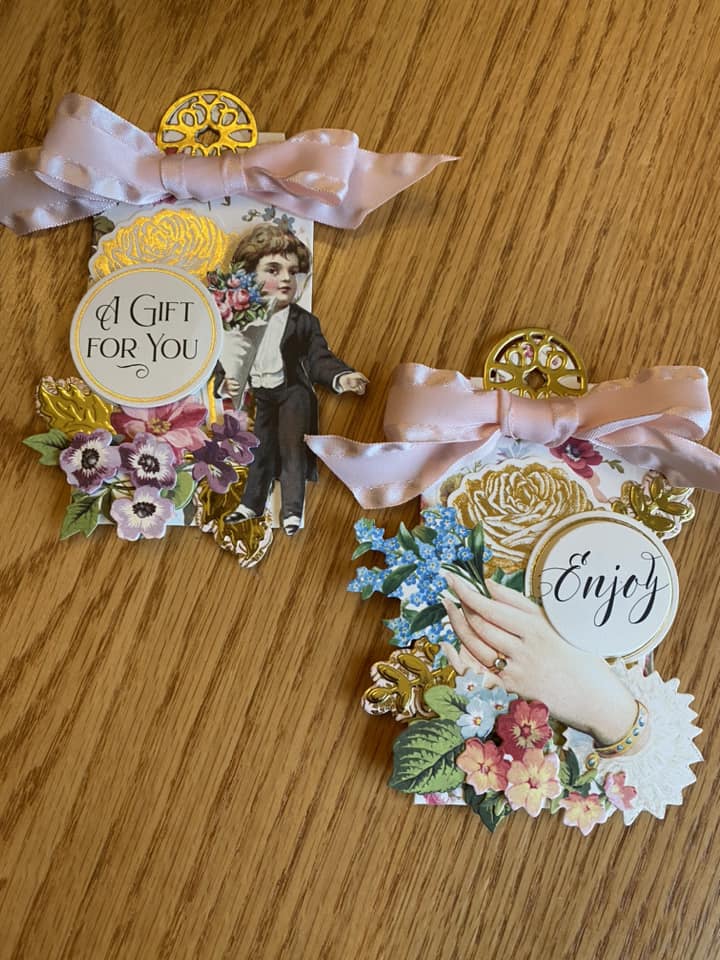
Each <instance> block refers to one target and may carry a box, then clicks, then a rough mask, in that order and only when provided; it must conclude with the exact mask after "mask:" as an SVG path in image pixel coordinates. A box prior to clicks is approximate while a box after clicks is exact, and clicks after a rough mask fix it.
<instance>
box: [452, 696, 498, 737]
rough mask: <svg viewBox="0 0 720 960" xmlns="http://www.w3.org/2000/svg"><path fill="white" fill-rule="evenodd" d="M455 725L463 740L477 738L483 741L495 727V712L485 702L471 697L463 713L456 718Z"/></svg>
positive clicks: (479, 698)
mask: <svg viewBox="0 0 720 960" xmlns="http://www.w3.org/2000/svg"><path fill="white" fill-rule="evenodd" d="M457 725H458V726H459V727H460V733H461V734H462V735H463V738H464V739H465V740H469V739H470V738H471V737H478V738H479V739H480V740H484V739H485V737H487V736H488V734H490V733H491V732H492V728H493V727H494V726H495V711H494V710H493V708H492V706H491V704H489V703H488V702H487V700H483V699H482V698H481V697H473V699H472V700H470V702H469V703H468V705H467V710H466V711H465V713H461V714H460V716H459V717H458V718H457Z"/></svg>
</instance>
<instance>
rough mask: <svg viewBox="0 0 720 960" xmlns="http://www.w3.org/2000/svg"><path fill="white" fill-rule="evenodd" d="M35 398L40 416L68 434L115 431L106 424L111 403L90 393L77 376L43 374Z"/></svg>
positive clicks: (111, 407)
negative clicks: (61, 378) (65, 376)
mask: <svg viewBox="0 0 720 960" xmlns="http://www.w3.org/2000/svg"><path fill="white" fill-rule="evenodd" d="M35 398H36V406H37V412H38V413H39V414H40V416H41V417H44V418H45V420H47V422H48V423H49V424H50V426H51V427H55V429H57V430H62V432H63V433H64V434H66V435H67V436H68V437H74V436H75V434H76V433H92V432H93V430H109V431H110V433H115V430H114V429H113V427H112V424H111V423H110V414H111V413H112V411H113V406H112V404H111V403H107V402H106V401H105V400H102V399H101V398H100V397H98V396H97V395H96V394H94V393H91V392H90V390H89V389H88V387H87V386H86V385H85V384H84V383H83V381H82V380H79V379H78V378H77V377H68V378H67V379H66V380H56V379H55V378H54V377H43V378H42V380H41V381H40V383H39V384H38V386H37V390H36V391H35Z"/></svg>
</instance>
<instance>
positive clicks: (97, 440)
mask: <svg viewBox="0 0 720 960" xmlns="http://www.w3.org/2000/svg"><path fill="white" fill-rule="evenodd" d="M111 443H112V434H111V433H110V432H109V431H107V430H95V431H94V432H93V433H76V434H75V436H74V437H73V438H72V440H71V441H70V445H69V446H68V447H66V448H65V449H64V450H63V452H62V453H61V454H60V466H61V467H62V469H63V470H64V471H65V476H66V477H67V480H68V483H70V484H72V485H73V486H74V487H79V488H80V489H81V490H84V491H85V493H95V491H96V490H99V489H100V487H101V486H102V485H103V483H104V482H105V481H106V480H109V479H110V478H111V477H114V476H115V474H116V473H117V472H118V470H119V468H120V454H119V453H118V449H117V447H112V446H111V445H110V444H111Z"/></svg>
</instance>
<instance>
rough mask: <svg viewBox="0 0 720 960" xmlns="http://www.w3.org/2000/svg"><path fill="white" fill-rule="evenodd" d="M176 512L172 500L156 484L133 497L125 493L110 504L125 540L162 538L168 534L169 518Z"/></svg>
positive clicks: (120, 533)
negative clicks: (166, 531)
mask: <svg viewBox="0 0 720 960" xmlns="http://www.w3.org/2000/svg"><path fill="white" fill-rule="evenodd" d="M174 512H175V508H174V506H173V504H172V501H171V500H166V499H165V497H163V496H161V494H160V493H159V491H158V490H157V489H156V488H155V487H140V488H139V489H138V490H136V491H135V495H134V496H133V498H132V500H130V499H129V498H128V497H121V498H120V499H118V500H115V502H114V503H113V505H112V506H111V507H110V516H111V517H112V518H113V520H114V521H115V523H116V524H117V535H118V536H119V537H120V538H121V539H122V540H139V539H140V537H144V538H145V539H146V540H158V539H159V538H160V537H163V536H164V535H165V528H166V526H167V524H168V521H169V520H170V518H171V517H172V515H173V513H174Z"/></svg>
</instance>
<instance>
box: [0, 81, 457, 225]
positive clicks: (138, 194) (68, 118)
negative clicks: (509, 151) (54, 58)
mask: <svg viewBox="0 0 720 960" xmlns="http://www.w3.org/2000/svg"><path fill="white" fill-rule="evenodd" d="M455 159H456V158H455V157H450V156H446V155H444V154H442V155H435V156H433V155H429V154H420V153H396V154H379V153H373V152H372V151H370V150H362V149H360V145H359V141H358V138H357V135H356V134H354V133H353V132H352V131H350V130H309V131H306V132H304V133H299V134H296V135H295V136H293V137H289V138H288V139H287V140H282V141H274V142H269V143H261V144H259V145H258V146H255V147H251V148H248V149H243V150H241V151H238V152H237V153H224V154H222V155H221V156H219V157H201V156H188V155H186V154H182V153H180V154H164V153H163V152H162V151H160V150H158V148H157V147H156V145H155V143H154V141H153V139H152V138H151V137H150V136H149V134H147V133H144V132H143V131H142V130H139V129H138V128H137V127H135V126H133V124H131V123H128V121H127V120H124V119H123V118H122V117H119V116H118V115H117V114H115V113H113V112H112V111H111V110H108V109H107V108H106V107H103V106H102V105H101V104H99V103H97V102H96V101H95V100H90V99H89V98H87V97H83V96H80V95H79V94H67V95H66V96H65V97H63V99H62V100H61V101H60V104H59V106H58V110H57V114H56V116H55V120H54V121H53V123H52V125H51V127H50V129H49V130H48V133H47V135H46V137H45V140H44V141H43V146H42V148H41V149H39V150H38V149H37V148H33V149H30V150H17V151H15V152H13V153H4V154H0V222H2V223H4V224H5V225H6V226H8V227H10V228H11V229H13V230H15V232H16V233H30V232H31V231H33V230H42V229H45V228H47V227H53V226H59V225H60V224H63V223H68V222H70V221H72V220H78V219H81V218H82V217H89V216H93V215H95V214H97V213H101V212H102V211H104V210H106V209H108V207H111V206H112V205H114V204H115V203H121V202H124V203H130V204H137V205H146V204H151V203H156V202H157V201H159V200H162V199H164V198H166V197H167V196H168V195H171V196H174V197H176V198H177V199H180V200H189V199H196V200H200V201H202V202H208V201H210V200H219V199H221V198H223V197H228V196H234V195H237V194H240V195H242V196H247V197H252V198H253V199H255V200H258V201H259V202H261V203H265V204H267V205H269V206H277V207H280V208H281V209H283V210H288V211H289V212H291V213H295V214H297V215H298V216H301V217H305V218H307V219H309V220H317V221H319V222H320V223H327V224H329V225H330V226H333V227H341V228H352V227H357V226H359V225H360V224H361V223H362V221H363V220H364V219H365V217H366V216H367V214H368V213H370V212H371V211H372V210H375V209H376V208H377V207H379V206H380V205H381V204H383V203H385V201H386V200H389V199H390V198H391V197H393V196H395V194H397V193H400V192H401V191H402V190H404V189H405V188H406V187H409V186H410V185H411V184H413V183H415V182H416V181H417V180H420V179H422V177H424V176H426V175H427V174H428V173H430V171H431V170H432V169H433V168H434V167H436V166H437V165H438V164H439V163H445V162H447V161H449V160H455Z"/></svg>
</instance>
